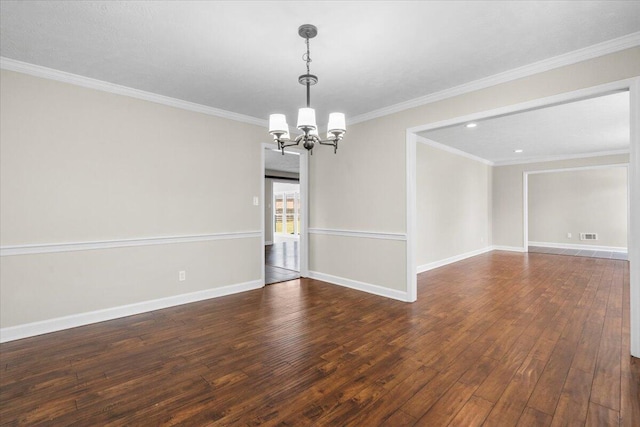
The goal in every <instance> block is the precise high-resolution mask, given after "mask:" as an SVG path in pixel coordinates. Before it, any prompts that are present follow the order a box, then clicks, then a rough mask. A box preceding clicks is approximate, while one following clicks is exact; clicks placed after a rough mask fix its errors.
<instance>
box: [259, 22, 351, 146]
mask: <svg viewBox="0 0 640 427" xmlns="http://www.w3.org/2000/svg"><path fill="white" fill-rule="evenodd" d="M298 34H299V35H300V37H302V38H303V39H305V41H306V44H307V52H306V53H305V54H304V55H303V56H302V59H303V60H304V61H305V62H306V63H307V74H303V75H301V76H300V77H298V83H300V84H301V85H304V86H306V87H307V106H306V108H300V109H299V110H298V123H297V128H298V129H299V130H300V131H302V132H303V133H302V134H301V135H299V136H297V137H296V138H295V139H294V140H293V141H291V137H290V135H289V125H288V124H287V117H286V116H285V115H284V114H271V115H270V116H269V133H270V134H271V135H273V139H274V140H275V141H276V142H277V143H278V150H282V154H283V155H284V149H285V147H291V146H293V145H299V144H300V142H302V146H303V147H304V148H306V149H307V150H309V152H310V153H311V154H313V147H314V145H315V144H322V145H330V146H332V147H333V152H334V153H336V152H337V151H338V141H340V140H341V139H342V137H343V136H344V133H345V132H346V131H347V125H346V121H345V117H344V114H343V113H331V114H329V123H328V125H327V139H325V140H323V139H321V138H320V136H319V134H318V126H317V125H316V112H315V110H314V109H313V108H311V86H313V85H314V84H316V83H318V76H315V75H313V74H311V73H310V72H309V63H310V62H311V54H310V53H309V39H312V38H314V37H315V36H316V35H317V34H318V29H317V28H316V27H315V26H314V25H311V24H304V25H301V26H300V27H299V28H298Z"/></svg>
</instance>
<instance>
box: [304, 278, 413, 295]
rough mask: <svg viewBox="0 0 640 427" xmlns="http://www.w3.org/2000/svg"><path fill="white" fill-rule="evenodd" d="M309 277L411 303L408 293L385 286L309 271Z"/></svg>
mask: <svg viewBox="0 0 640 427" xmlns="http://www.w3.org/2000/svg"><path fill="white" fill-rule="evenodd" d="M309 277H310V278H311V279H316V280H321V281H323V282H327V283H332V284H334V285H339V286H344V287H345V288H350V289H355V290H357V291H362V292H366V293H369V294H373V295H378V296H381V297H386V298H391V299H395V300H398V301H403V302H411V301H410V299H409V298H408V297H409V296H408V295H407V293H406V292H403V291H398V290H396V289H390V288H385V287H384V286H378V285H372V284H371V283H364V282H359V281H357V280H352V279H346V278H344V277H338V276H332V275H330V274H325V273H320V272H317V271H309Z"/></svg>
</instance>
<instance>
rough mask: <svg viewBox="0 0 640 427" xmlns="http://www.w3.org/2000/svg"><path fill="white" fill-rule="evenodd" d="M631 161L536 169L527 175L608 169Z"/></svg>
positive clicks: (626, 166) (625, 166)
mask: <svg viewBox="0 0 640 427" xmlns="http://www.w3.org/2000/svg"><path fill="white" fill-rule="evenodd" d="M628 167H629V163H610V164H601V165H588V166H576V167H572V168H556V169H540V170H534V171H525V172H526V173H527V175H536V174H542V173H554V172H572V171H583V170H589V169H608V168H628Z"/></svg>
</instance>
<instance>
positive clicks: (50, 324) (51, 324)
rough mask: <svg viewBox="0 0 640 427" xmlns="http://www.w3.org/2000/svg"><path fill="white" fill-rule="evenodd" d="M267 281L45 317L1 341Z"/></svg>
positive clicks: (3, 333)
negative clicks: (51, 317)
mask: <svg viewBox="0 0 640 427" xmlns="http://www.w3.org/2000/svg"><path fill="white" fill-rule="evenodd" d="M262 286H264V285H263V283H261V281H260V280H253V281H250V282H244V283H238V284H235V285H229V286H223V287H219V288H211V289H206V290H203V291H197V292H191V293H188V294H181V295H175V296H171V297H166V298H159V299H154V300H149V301H143V302H139V303H135V304H128V305H122V306H119V307H112V308H107V309H103V310H96V311H90V312H87V313H80V314H74V315H71V316H64V317H58V318H55V319H49V320H43V321H40V322H33V323H27V324H24V325H18V326H11V327H8V328H2V329H0V342H7V341H14V340H19V339H22V338H27V337H32V336H36V335H42V334H47V333H50V332H55V331H61V330H63V329H69V328H75V327H78V326H84V325H89V324H91V323H97V322H104V321H106V320H112V319H118V318H121V317H126V316H132V315H134V314H140V313H146V312H149V311H154V310H160V309H163V308H168V307H174V306H177V305H182V304H188V303H191V302H197V301H202V300H206V299H210V298H217V297H221V296H225V295H231V294H236V293H239V292H245V291H250V290H254V289H259V288H261V287H262Z"/></svg>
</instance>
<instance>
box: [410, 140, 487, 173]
mask: <svg viewBox="0 0 640 427" xmlns="http://www.w3.org/2000/svg"><path fill="white" fill-rule="evenodd" d="M416 136H417V140H418V142H420V143H422V144H425V145H429V146H431V147H434V148H437V149H439V150H442V151H446V152H448V153H451V154H455V155H458V156H461V157H465V158H467V159H471V160H475V161H476V162H480V163H484V164H485V165H489V166H493V165H494V163H493V162H492V161H491V160H487V159H484V158H482V157H478V156H474V155H473V154H469V153H467V152H466V151H462V150H458V149H457V148H453V147H450V146H448V145H444V144H441V143H439V142H436V141H432V140H430V139H428V138H425V137H424V136H420V135H416Z"/></svg>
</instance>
